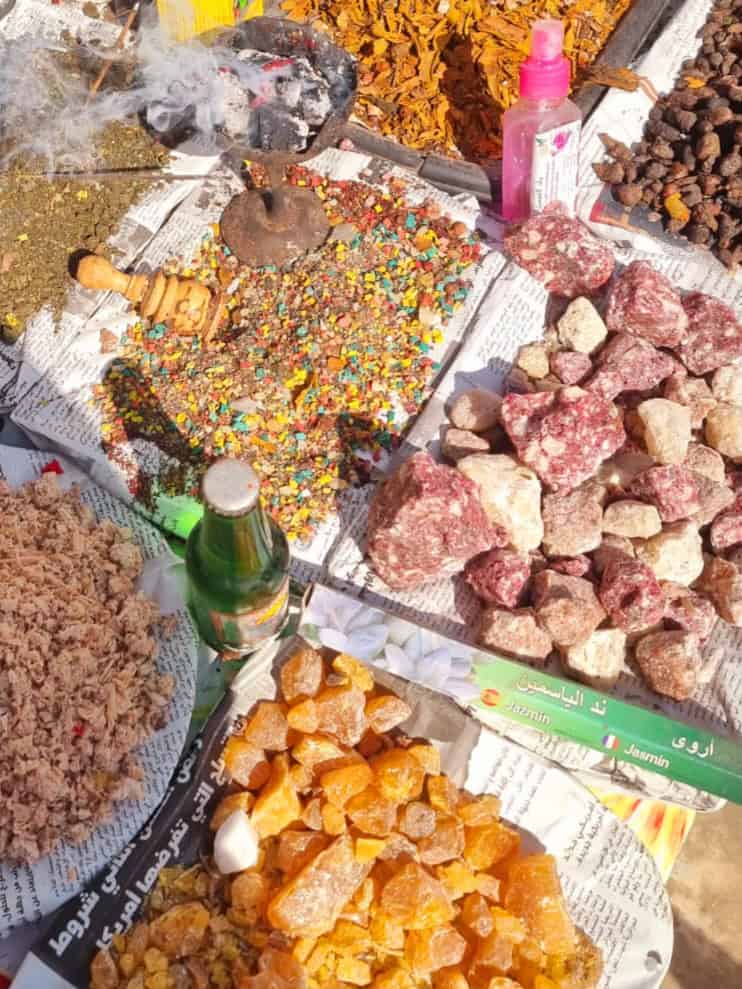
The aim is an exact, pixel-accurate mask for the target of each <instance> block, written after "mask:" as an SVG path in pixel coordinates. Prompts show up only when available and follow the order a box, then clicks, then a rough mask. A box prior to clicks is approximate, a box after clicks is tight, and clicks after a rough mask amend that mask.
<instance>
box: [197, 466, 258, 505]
mask: <svg viewBox="0 0 742 989" xmlns="http://www.w3.org/2000/svg"><path fill="white" fill-rule="evenodd" d="M201 494H202V495H203V499H204V501H205V502H206V505H207V506H208V507H209V508H210V509H211V510H212V512H215V513H216V514H217V515H226V516H227V517H230V516H236V515H244V514H245V513H246V512H249V511H251V510H252V509H253V508H255V506H256V505H257V503H258V496H259V495H260V481H259V480H258V475H257V474H256V473H255V471H254V470H253V469H252V467H251V466H250V464H248V463H247V461H246V460H233V459H232V458H231V457H223V458H222V459H221V460H216V461H215V462H214V463H213V464H212V465H211V467H209V469H208V470H207V471H206V474H205V475H204V479H203V484H202V485H201Z"/></svg>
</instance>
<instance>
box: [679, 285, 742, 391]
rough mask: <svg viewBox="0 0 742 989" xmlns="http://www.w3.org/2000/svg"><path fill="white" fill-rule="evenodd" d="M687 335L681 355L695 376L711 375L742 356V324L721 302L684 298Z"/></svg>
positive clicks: (696, 296)
mask: <svg viewBox="0 0 742 989" xmlns="http://www.w3.org/2000/svg"><path fill="white" fill-rule="evenodd" d="M683 309H684V310H685V313H686V315H687V317H688V333H687V335H686V339H685V341H684V343H683V344H682V346H681V347H679V348H678V356H679V357H680V359H681V360H682V362H683V364H685V366H686V367H687V368H688V370H689V371H690V372H691V373H692V374H708V372H709V371H715V370H716V368H717V367H722V365H724V364H732V363H733V362H734V361H735V360H737V358H738V357H742V323H740V322H739V320H738V319H737V317H736V316H735V314H734V311H733V310H732V309H731V308H730V307H729V306H727V305H725V304H724V303H723V302H721V301H720V300H719V299H715V298H714V297H713V296H711V295H704V293H703V292H691V294H690V295H687V296H686V297H685V298H684V299H683Z"/></svg>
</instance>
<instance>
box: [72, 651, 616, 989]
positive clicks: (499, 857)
mask: <svg viewBox="0 0 742 989" xmlns="http://www.w3.org/2000/svg"><path fill="white" fill-rule="evenodd" d="M281 682H282V684H283V685H284V690H285V693H284V699H283V700H282V701H279V702H275V703H274V702H270V703H268V702H264V703H262V704H260V705H258V706H257V707H256V709H255V711H254V713H253V715H252V717H251V718H249V719H248V720H247V722H246V724H245V725H244V726H243V727H242V729H241V730H240V731H239V732H238V733H237V734H235V735H234V736H232V738H231V739H230V740H229V742H228V743H227V747H226V748H225V752H224V760H225V767H226V769H227V771H228V772H230V771H231V770H230V765H231V759H232V758H233V753H234V752H236V751H238V750H235V749H234V746H233V745H231V743H232V742H234V741H235V740H238V741H247V742H249V744H250V745H251V747H253V748H254V747H255V743H256V741H258V740H259V741H260V743H261V745H262V746H263V748H262V749H260V750H258V752H257V753H255V752H250V757H249V760H248V768H249V772H248V773H247V774H246V772H245V767H244V765H243V762H244V757H243V756H242V755H241V754H240V755H239V758H238V759H237V761H236V762H235V767H236V770H235V772H234V774H233V781H234V792H233V793H230V794H229V795H228V796H226V797H224V798H223V800H222V802H221V804H220V805H218V806H217V808H216V811H215V813H214V815H213V819H212V822H211V823H212V828H215V827H218V826H219V823H220V822H221V821H223V820H224V819H225V818H226V817H228V816H229V814H231V813H233V812H234V811H235V810H238V811H241V812H244V813H245V814H247V815H248V816H249V817H250V818H251V820H252V822H253V824H254V826H255V827H256V829H257V830H258V832H259V834H260V836H261V841H260V849H259V857H258V864H257V865H256V866H255V867H254V868H252V869H247V870H245V871H244V872H241V873H239V874H238V875H235V876H231V877H218V876H215V873H214V870H213V869H212V868H211V867H210V866H209V865H208V864H206V865H201V866H198V867H196V868H195V869H192V870H189V871H188V872H182V870H181V873H180V874H178V873H177V872H176V871H175V870H165V871H164V874H163V879H162V880H161V882H160V884H159V886H158V887H157V888H156V890H155V892H154V894H153V896H152V897H151V899H150V902H149V904H148V906H147V913H148V916H149V921H148V922H142V923H140V924H139V925H137V927H136V928H135V929H134V930H133V931H132V932H131V933H130V934H128V935H124V936H118V937H117V938H116V939H115V940H114V946H113V948H112V949H110V950H109V951H107V952H101V953H99V955H98V956H96V959H95V960H94V962H93V966H92V974H91V980H92V981H91V987H92V989H118V987H129V986H131V985H132V982H130V981H129V980H130V979H131V978H132V977H135V978H136V977H139V976H141V978H139V981H136V982H135V983H133V984H134V985H136V986H137V987H141V989H170V987H172V986H175V985H178V986H180V985H189V986H193V987H198V989H202V987H205V986H212V985H213V986H218V987H219V989H328V987H330V989H348V987H351V986H358V987H363V986H370V987H371V989H427V987H430V989H594V987H595V986H596V985H597V982H598V980H599V978H600V975H601V970H602V960H601V956H600V952H599V950H598V949H597V948H596V947H595V946H594V945H593V944H592V942H591V941H590V939H589V938H588V937H587V936H586V935H585V934H583V933H582V932H581V931H580V930H579V929H578V928H576V927H575V926H574V924H573V923H572V920H571V919H570V916H569V913H568V911H567V907H566V904H565V901H564V897H563V894H562V890H561V886H560V882H559V877H558V875H557V870H556V863H555V861H554V859H553V858H552V857H551V856H550V855H546V854H541V855H523V854H522V853H521V848H520V836H519V834H518V832H517V831H515V830H514V829H513V828H511V827H509V826H508V825H507V824H506V823H505V822H503V821H502V820H501V819H500V816H499V811H500V805H499V801H498V799H497V798H496V797H494V796H492V795H489V794H487V795H482V796H473V795H472V794H470V793H468V792H466V791H464V790H461V789H460V788H459V787H457V786H456V785H455V784H454V783H453V782H452V781H451V780H450V779H449V778H448V777H447V776H446V775H445V774H442V773H441V772H440V760H439V758H438V757H437V752H436V750H435V748H434V747H433V746H431V745H430V744H429V743H425V742H413V741H412V740H411V739H409V738H408V737H407V736H405V735H404V734H403V733H402V731H401V729H400V727H399V726H400V725H401V724H402V723H403V722H404V721H405V720H406V719H407V717H408V716H409V714H410V710H409V708H408V706H407V704H406V703H405V702H404V701H402V700H401V699H399V698H397V697H394V696H393V695H391V694H389V693H387V692H385V691H382V690H381V689H379V688H378V687H377V686H376V685H375V683H374V680H373V677H372V675H371V673H370V671H369V669H368V668H367V667H365V666H363V665H362V664H360V663H358V662H357V661H356V660H354V659H352V657H350V656H345V655H340V656H337V657H335V659H334V660H333V661H332V663H331V664H327V663H325V662H324V661H323V660H322V658H321V657H320V656H319V654H318V653H316V652H314V650H312V649H310V648H309V647H308V646H307V645H305V644H302V645H300V646H299V647H297V649H296V650H295V652H294V653H293V654H292V655H291V656H290V658H289V659H288V661H287V663H286V664H285V665H284V667H283V674H282V676H281ZM350 700H352V701H353V704H350V703H349V701H350ZM310 701H311V702H312V703H313V705H314V709H315V711H316V712H319V715H318V717H319V722H318V724H317V726H316V727H317V730H312V731H310V732H307V733H302V732H301V731H299V730H298V729H296V728H295V727H293V726H294V725H295V724H296V723H297V722H301V721H302V720H304V719H303V717H302V718H298V719H297V718H295V717H294V715H293V712H294V711H295V710H296V709H297V708H298V707H300V706H301V705H306V704H307V703H309V702H310ZM380 723H381V724H383V726H384V729H385V730H384V731H378V730H376V731H375V730H374V726H376V728H377V729H378V727H379V725H380ZM287 726H288V730H287ZM271 731H272V732H273V735H271ZM351 740H355V743H354V744H353V745H351ZM235 758H236V757H235ZM256 760H257V761H256ZM253 763H255V764H256V765H259V764H261V763H268V764H269V765H270V777H269V779H268V780H267V781H263V782H261V783H258V784H254V783H252V782H251V779H250V777H251V775H252V773H253V772H254V770H253V768H252V765H253ZM246 778H247V784H245V783H244V782H243V781H244V780H245V779H246ZM176 976H177V977H178V978H180V979H181V980H182V981H180V982H176V981H175V978H176ZM187 977H188V978H190V982H187V981H186V978H187ZM200 979H201V981H199V980H200ZM204 979H205V980H206V981H203V980H204Z"/></svg>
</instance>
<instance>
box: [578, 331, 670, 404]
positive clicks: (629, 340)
mask: <svg viewBox="0 0 742 989" xmlns="http://www.w3.org/2000/svg"><path fill="white" fill-rule="evenodd" d="M596 364H597V366H598V370H597V371H596V372H595V374H594V375H593V377H592V378H591V379H590V381H589V382H588V383H587V385H586V386H585V387H586V388H587V389H588V390H589V391H596V392H598V394H601V395H603V396H604V397H605V398H607V399H613V398H615V397H616V395H619V394H621V392H625V391H648V390H650V389H652V388H655V387H656V386H657V385H659V384H660V382H662V381H664V379H665V378H668V377H669V376H670V375H671V374H673V373H674V372H675V371H677V369H678V367H679V365H678V363H677V362H676V361H675V360H674V359H673V358H672V357H671V356H670V354H665V353H663V352H662V351H661V350H657V348H656V347H653V346H652V344H651V343H649V341H647V340H642V339H641V338H639V337H634V336H631V334H629V333H617V334H616V335H615V336H614V337H611V339H610V340H609V341H608V343H607V344H606V345H605V347H603V349H602V350H601V351H600V353H599V354H598V356H597V360H596Z"/></svg>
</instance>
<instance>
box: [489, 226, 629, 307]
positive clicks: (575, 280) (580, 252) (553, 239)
mask: <svg viewBox="0 0 742 989" xmlns="http://www.w3.org/2000/svg"><path fill="white" fill-rule="evenodd" d="M505 250H506V251H507V252H508V254H510V256H511V257H512V258H513V260H514V261H516V262H517V263H518V264H519V265H520V266H521V268H525V270H526V271H527V272H528V273H529V274H531V275H532V276H533V277H534V278H535V279H537V281H539V282H541V284H542V285H544V287H545V288H546V289H548V291H549V292H553V293H554V294H555V295H562V296H564V297H566V298H567V299H574V298H576V297H577V296H578V295H592V294H593V293H595V292H597V291H598V289H599V288H602V286H603V285H605V283H606V282H607V281H608V280H609V278H610V277H611V275H612V274H613V269H614V267H615V259H614V257H613V251H612V250H611V248H610V247H609V245H608V244H606V243H605V242H604V241H601V240H598V238H597V237H595V236H594V235H593V234H592V233H590V231H589V230H588V228H587V227H586V226H585V225H584V224H583V223H581V222H580V221H579V220H576V219H574V218H573V217H570V216H567V215H566V214H565V213H564V212H562V211H559V210H547V211H545V212H543V213H540V214H538V216H533V217H531V219H530V220H527V221H526V222H525V223H524V224H522V226H520V227H517V228H514V229H512V230H511V231H509V232H508V233H507V235H506V236H505Z"/></svg>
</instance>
